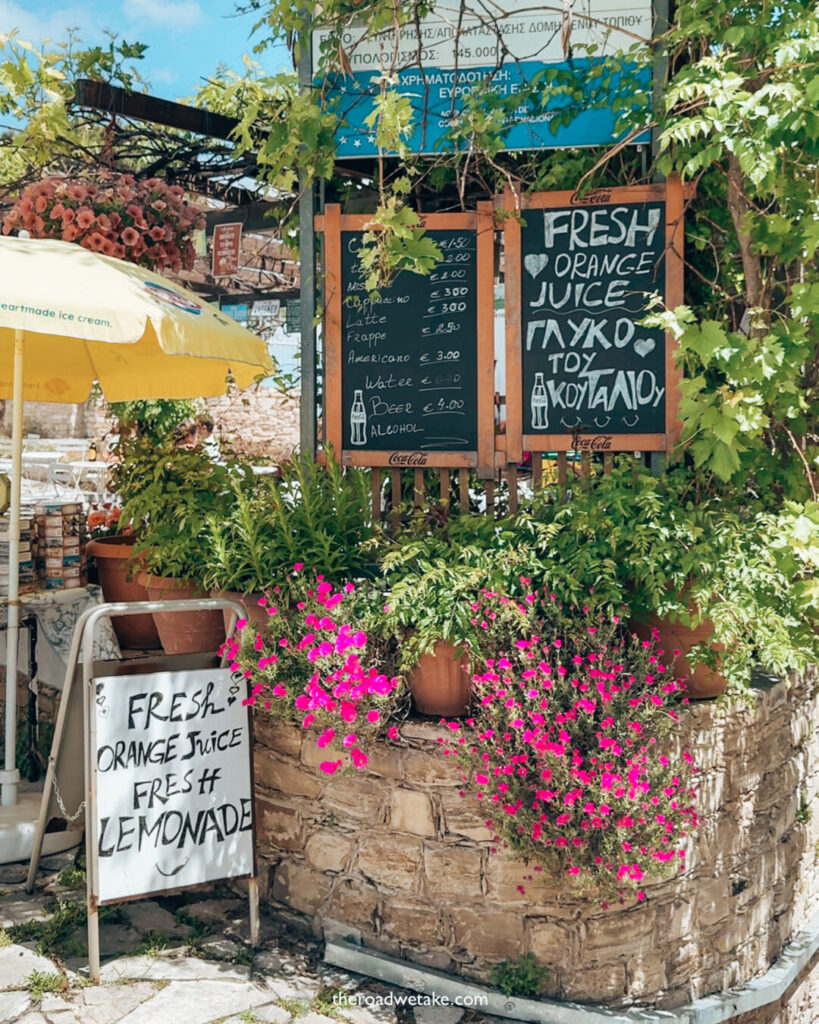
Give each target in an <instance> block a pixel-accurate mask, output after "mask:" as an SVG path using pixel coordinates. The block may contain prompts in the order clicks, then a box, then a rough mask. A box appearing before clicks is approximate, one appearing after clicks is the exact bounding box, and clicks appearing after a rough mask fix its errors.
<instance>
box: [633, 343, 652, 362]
mask: <svg viewBox="0 0 819 1024" xmlns="http://www.w3.org/2000/svg"><path fill="white" fill-rule="evenodd" d="M656 345H657V342H656V341H655V340H654V339H653V338H639V339H638V340H637V341H635V342H634V351H635V352H636V353H637V355H638V356H642V358H643V359H645V357H646V356H647V355H648V353H649V352H653V351H654V349H655V347H656Z"/></svg>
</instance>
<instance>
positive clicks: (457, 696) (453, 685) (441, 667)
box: [409, 641, 471, 718]
mask: <svg viewBox="0 0 819 1024" xmlns="http://www.w3.org/2000/svg"><path fill="white" fill-rule="evenodd" d="M465 661H466V658H465V655H464V652H463V650H458V649H457V648H455V647H453V646H452V644H448V643H444V642H443V641H440V642H439V643H437V644H436V645H435V648H434V649H433V651H432V653H430V654H422V655H421V658H420V660H419V662H418V664H417V665H416V666H415V669H414V670H413V673H412V675H411V676H410V679H409V689H410V693H411V694H412V699H413V703H414V704H415V708H416V710H417V711H420V713H421V714H422V715H435V716H436V717H437V718H440V717H444V718H454V717H456V716H457V715H464V714H466V712H467V711H468V710H469V694H470V688H471V680H470V676H469V672H468V671H467V670H465V669H464V668H463V664H464V663H465Z"/></svg>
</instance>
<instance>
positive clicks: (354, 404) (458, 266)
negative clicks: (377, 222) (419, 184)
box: [341, 230, 478, 452]
mask: <svg viewBox="0 0 819 1024" xmlns="http://www.w3.org/2000/svg"><path fill="white" fill-rule="evenodd" d="M427 234H428V235H429V237H430V238H432V239H433V240H434V241H435V242H436V243H437V244H438V245H439V246H440V248H441V250H442V253H443V259H442V261H441V262H440V263H439V264H438V265H437V266H436V268H435V270H433V272H432V273H431V274H430V275H429V276H422V275H420V274H413V273H409V272H408V271H403V272H401V273H400V274H399V275H398V276H397V277H396V279H395V281H394V282H393V284H392V285H391V286H390V287H389V288H386V289H382V290H381V292H380V298H379V299H378V300H376V301H374V302H370V301H369V300H368V298H367V291H366V288H365V287H364V282H363V276H362V274H361V270H360V267H359V261H358V258H357V255H356V253H357V250H358V249H359V247H360V245H361V239H362V232H361V231H342V232H341V284H342V295H343V303H342V313H341V334H342V344H341V364H342V365H341V381H342V387H341V413H342V440H343V447H344V449H345V450H347V451H352V452H355V451H359V452H365V451H417V452H469V451H475V450H476V449H477V447H478V350H477V345H478V339H477V305H478V304H477V251H476V248H477V247H476V232H475V231H474V230H460V231H459V230H439V231H434V230H431V231H428V232H427Z"/></svg>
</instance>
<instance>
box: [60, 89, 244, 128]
mask: <svg viewBox="0 0 819 1024" xmlns="http://www.w3.org/2000/svg"><path fill="white" fill-rule="evenodd" d="M74 102H75V103H76V104H77V105H78V106H80V107H88V108H90V109H92V110H101V111H104V112H108V113H112V114H121V115H122V116H123V117H133V118H134V119H136V120H139V121H150V122H151V123H153V124H160V125H164V126H165V127H166V128H177V129H178V130H179V131H183V132H193V133H194V134H196V135H205V136H208V137H209V138H211V139H226V140H227V141H232V134H231V133H232V132H233V130H234V129H235V128H236V127H237V125H238V124H239V122H238V120H237V119H236V118H235V117H226V116H225V115H224V114H212V113H210V111H208V110H200V109H199V108H198V107H189V106H187V105H186V104H184V103H174V102H173V101H171V100H161V99H159V98H158V97H156V96H148V95H147V94H146V93H141V92H128V91H127V90H125V89H121V88H119V86H116V85H108V83H107V82H98V81H96V80H94V79H90V78H78V79H77V81H76V82H75V83H74Z"/></svg>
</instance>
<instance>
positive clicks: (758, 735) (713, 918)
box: [255, 680, 819, 1024]
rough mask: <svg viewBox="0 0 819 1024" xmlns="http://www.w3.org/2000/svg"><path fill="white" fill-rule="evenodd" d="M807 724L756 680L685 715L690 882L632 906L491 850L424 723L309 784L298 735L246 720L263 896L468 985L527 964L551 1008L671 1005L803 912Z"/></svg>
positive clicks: (758, 952)
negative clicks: (692, 790) (598, 899)
mask: <svg viewBox="0 0 819 1024" xmlns="http://www.w3.org/2000/svg"><path fill="white" fill-rule="evenodd" d="M817 714H819V702H818V701H817V698H816V694H815V684H814V682H813V680H800V681H798V682H797V683H795V684H794V685H793V687H792V688H791V689H789V690H788V689H786V687H785V685H784V684H782V683H778V684H775V685H768V686H765V685H762V686H760V687H759V688H758V689H756V690H755V693H754V698H753V702H752V705H751V706H749V707H736V706H734V707H730V706H726V707H725V708H723V707H722V706H718V705H715V704H713V703H702V704H698V705H696V706H692V707H691V709H690V711H689V712H687V720H686V723H685V727H686V730H688V731H690V736H689V739H688V743H687V745H688V748H689V749H690V750H691V751H692V753H693V754H694V757H695V760H696V763H697V764H698V765H700V766H701V769H702V770H701V773H700V775H699V784H698V788H699V809H700V812H701V814H702V815H703V822H702V825H701V827H700V829H699V831H698V836H697V839H696V842H695V849H694V850H693V851H692V856H691V858H690V860H689V867H688V870H687V871H686V873H685V874H684V875H680V876H678V877H677V878H675V879H673V880H670V881H666V882H662V883H658V884H654V885H651V886H648V887H647V890H646V891H647V896H648V898H647V900H646V901H644V902H642V903H634V902H629V903H628V904H625V905H623V906H621V907H618V908H617V909H611V910H608V911H602V910H600V909H599V907H595V906H594V905H593V904H592V903H591V902H590V901H586V900H581V899H578V898H576V897H574V896H573V895H572V894H571V893H569V892H568V891H566V889H565V887H563V888H562V889H561V886H559V885H555V884H554V883H552V884H549V882H548V881H547V882H546V883H535V882H532V881H530V880H529V877H531V869H530V868H527V867H526V866H525V865H524V864H522V863H520V862H515V861H513V860H511V859H509V858H508V857H507V856H505V855H504V854H502V853H497V854H490V852H489V846H490V834H489V832H488V831H487V829H486V827H485V825H484V822H483V819H482V817H481V814H480V810H479V806H478V805H477V803H474V804H473V803H471V802H469V801H467V800H464V799H462V798H461V797H459V795H458V787H459V782H460V779H459V772H458V769H457V767H456V766H455V765H453V764H451V763H450V762H448V761H447V760H446V759H445V758H444V757H443V756H442V755H441V754H440V753H439V751H440V747H439V746H438V744H437V743H436V742H435V738H436V735H438V727H437V726H435V725H433V724H429V723H428V722H423V721H420V720H410V721H408V722H406V723H404V725H403V726H401V727H400V730H399V731H400V735H401V741H400V742H396V743H390V744H385V745H383V746H379V747H378V748H376V749H375V750H371V751H370V754H371V757H370V763H369V765H368V770H367V771H365V772H363V773H356V774H355V775H354V776H349V775H348V776H344V777H340V778H339V777H327V776H324V775H322V774H321V773H320V772H318V770H317V767H316V766H317V764H318V762H319V760H321V758H322V756H323V755H322V753H321V751H319V750H318V748H317V747H316V745H315V742H314V739H313V738H312V737H310V736H304V735H302V734H301V730H299V729H298V728H295V727H292V726H287V725H282V724H278V723H275V722H273V721H272V720H271V719H269V718H266V717H264V715H263V714H261V713H260V714H258V715H257V718H256V722H257V727H256V728H257V733H256V737H257V745H256V759H255V763H256V777H257V786H258V788H257V794H258V823H259V850H260V854H261V857H262V861H263V867H264V868H265V873H266V875H267V877H268V880H269V881H268V886H269V888H268V898H269V899H270V901H271V902H272V903H273V904H274V905H275V906H277V907H278V908H279V909H280V911H281V912H284V913H288V912H295V914H296V915H297V916H298V917H299V918H300V919H301V920H303V921H306V922H308V923H309V924H310V926H311V927H312V928H313V930H314V931H315V932H317V933H318V932H320V931H321V930H322V929H324V928H327V929H332V930H333V932H334V934H335V935H337V936H338V935H340V936H342V937H343V936H345V935H348V934H349V935H352V936H354V937H355V938H356V939H357V940H360V941H362V942H363V944H364V945H365V946H367V947H370V948H372V949H375V950H381V951H384V952H387V953H390V954H393V955H397V956H401V957H404V958H407V959H409V960H412V961H415V962H417V963H420V964H424V965H427V966H431V967H434V968H438V969H442V970H445V971H449V972H452V973H456V974H461V975H463V976H465V977H467V978H472V979H476V980H479V981H485V980H487V977H488V969H489V967H490V965H491V964H493V963H495V962H497V961H500V960H503V959H504V958H507V957H509V958H512V959H517V958H518V957H520V956H521V955H522V954H524V953H530V952H531V953H533V954H534V955H535V957H536V958H537V960H538V961H540V962H541V963H542V964H544V965H545V966H546V967H547V968H548V969H549V972H550V973H549V979H548V982H547V984H546V992H547V993H548V994H549V995H551V996H554V997H557V998H560V999H567V1000H569V999H571V1000H579V1001H588V1002H595V1003H605V1004H609V1005H624V1004H632V1003H648V1004H655V1005H661V1006H669V1007H670V1006H677V1005H682V1004H684V1003H686V1002H688V1001H690V1000H691V999H694V998H697V997H699V996H702V995H705V994H710V993H714V992H719V991H723V990H724V989H726V988H729V987H731V986H735V985H739V984H742V983H744V982H745V981H747V980H748V979H749V978H751V977H753V976H754V975H757V974H760V973H763V972H764V971H766V970H767V968H768V967H769V965H770V964H771V962H772V961H773V960H774V959H775V958H776V957H777V956H778V954H779V953H780V952H781V950H782V948H783V945H784V944H785V943H786V942H787V940H788V939H789V937H790V936H791V935H793V934H794V933H795V932H797V931H799V929H800V928H802V927H803V926H804V925H805V923H806V922H807V920H808V919H809V917H810V915H811V913H812V912H814V910H815V909H816V905H817V903H819V885H818V884H817V883H818V882H819V866H818V865H817V861H818V860H819V822H817V820H816V816H815V815H814V816H811V814H810V801H811V799H812V798H813V796H814V795H815V794H816V793H817V790H818V789H819V735H817V731H816V728H815V724H816V722H817ZM527 876H529V877H527ZM536 877H537V876H536ZM518 885H523V886H524V889H525V893H523V894H522V893H521V892H520V891H519V890H518ZM814 998H816V996H815V995H814ZM797 1019H798V1018H796V1017H793V1018H791V1017H788V1016H783V1017H781V1018H780V1017H773V1016H772V1017H771V1024H774V1022H775V1024H794V1022H795V1021H796V1020H797ZM761 1020H762V1018H760V1021H761ZM745 1024H750V1021H748V1022H745ZM765 1024H767V1018H765Z"/></svg>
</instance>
